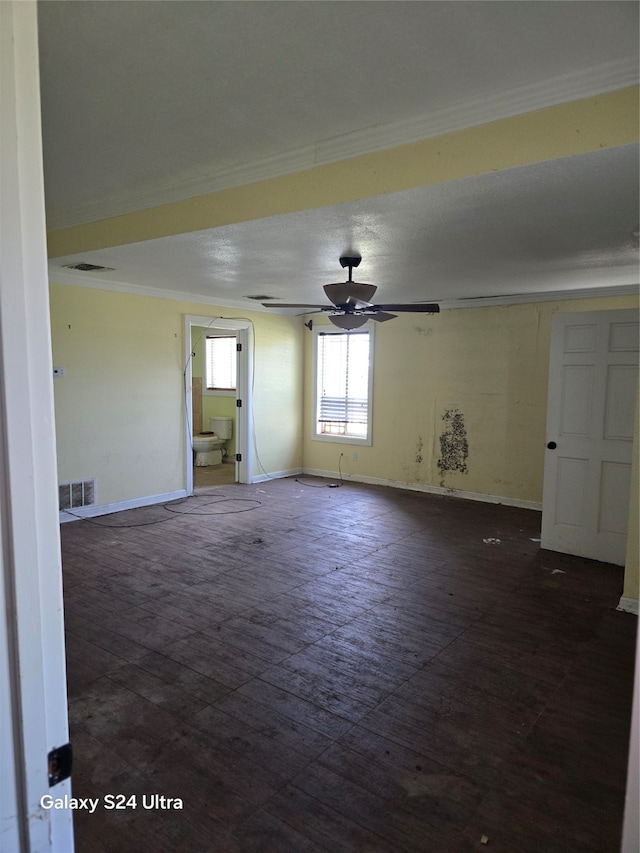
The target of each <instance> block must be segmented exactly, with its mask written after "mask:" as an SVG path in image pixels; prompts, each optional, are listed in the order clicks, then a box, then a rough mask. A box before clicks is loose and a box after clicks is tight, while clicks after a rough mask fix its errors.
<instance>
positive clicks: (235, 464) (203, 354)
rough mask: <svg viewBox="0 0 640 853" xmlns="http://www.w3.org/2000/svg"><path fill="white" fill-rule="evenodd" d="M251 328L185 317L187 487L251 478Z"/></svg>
mask: <svg viewBox="0 0 640 853" xmlns="http://www.w3.org/2000/svg"><path fill="white" fill-rule="evenodd" d="M252 353H253V347H252V328H251V323H250V322H249V321H248V320H235V319H222V318H212V317H198V316H193V315H187V316H186V317H185V370H184V383H185V395H184V398H185V435H186V447H185V472H186V478H185V479H186V489H187V492H188V493H190V494H192V493H193V492H194V490H195V489H199V488H203V487H205V488H209V487H216V486H221V485H228V484H231V483H249V482H250V481H251V480H250V476H251V475H250V472H251V464H250V463H251V460H250V447H251V434H250V432H251V407H252V400H251V376H252V371H253V363H252Z"/></svg>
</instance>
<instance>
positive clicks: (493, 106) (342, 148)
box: [47, 58, 639, 231]
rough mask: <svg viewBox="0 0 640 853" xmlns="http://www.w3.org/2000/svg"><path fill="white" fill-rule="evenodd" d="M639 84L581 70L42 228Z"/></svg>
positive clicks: (626, 72)
mask: <svg viewBox="0 0 640 853" xmlns="http://www.w3.org/2000/svg"><path fill="white" fill-rule="evenodd" d="M638 78H639V72H638V66H637V64H636V62H635V61H634V60H632V59H628V58H624V59H620V60H613V61H611V62H605V63H601V64H600V65H597V66H594V67H592V68H588V69H586V70H582V71H577V72H572V73H569V74H564V75H561V76H559V77H554V78H550V79H547V80H543V81H540V82H537V83H530V84H526V85H522V86H516V87H513V88H510V89H504V90H502V91H500V92H496V93H494V94H491V95H487V96H484V97H483V98H482V99H476V100H471V101H461V102H459V103H457V104H454V105H452V106H450V107H444V108H442V109H438V110H433V111H432V112H429V113H425V114H423V115H421V116H417V117H416V118H413V119H408V120H406V121H400V122H393V123H390V124H381V125H376V126H374V127H369V128H366V129H364V130H357V131H353V132H351V133H346V134H343V135H341V136H338V137H334V138H331V139H325V140H322V141H320V142H317V143H315V144H313V145H307V146H304V147H302V148H296V149H292V150H290V151H284V152H281V153H279V154H276V155H274V156H270V157H263V158H260V159H258V160H255V161H253V162H250V163H242V164H238V165H236V166H231V167H229V168H228V169H224V170H221V171H217V172H210V173H207V174H201V175H197V176H195V177H191V178H187V179H182V180H179V181H176V182H171V183H166V184H164V185H162V186H157V185H154V186H153V187H148V188H147V189H144V190H142V191H128V192H123V193H117V194H114V195H111V196H108V197H106V198H102V199H100V200H99V201H96V202H91V203H88V204H86V205H82V206H80V207H77V208H75V209H73V210H68V211H66V212H61V213H59V214H55V215H52V216H51V217H49V219H48V222H47V225H48V230H50V231H57V230H60V229H63V228H69V227H72V226H75V225H82V224H85V223H87V222H95V221H98V220H101V219H108V218H110V217H114V216H121V215H124V214H127V213H133V212H135V211H139V210H145V209H148V208H152V207H157V206H160V205H163V204H169V203H172V202H176V201H183V200H185V199H188V198H195V197H197V196H202V195H207V194H209V193H214V192H218V191H220V190H226V189H231V188H232V187H238V186H243V185H246V184H252V183H256V182H258V181H262V180H267V179H269V178H276V177H281V176H282V175H287V174H292V173H294V172H299V171H302V170H304V169H311V168H314V167H317V166H326V165H328V164H329V163H335V162H339V161H341V160H347V159H349V158H351V157H357V156H360V155H364V154H372V153H374V152H377V151H384V150H387V149H391V148H397V147H400V146H402V145H408V144H411V143H414V142H419V141H421V140H424V139H430V138H433V137H436V136H442V135H444V134H446V133H455V132H456V131H460V130H465V129H467V128H470V127H475V126H478V125H482V124H489V123H490V122H493V121H499V120H501V119H506V118H511V117H513V116H516V115H522V114H524V113H529V112H535V111H536V110H540V109H544V108H546V107H553V106H558V105H559V104H563V103H568V102H570V101H577V100H580V99H581V98H587V97H590V96H595V95H602V94H605V93H606V92H612V91H615V90H618V89H624V88H627V87H629V86H634V85H637V83H638Z"/></svg>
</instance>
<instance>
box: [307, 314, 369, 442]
mask: <svg viewBox="0 0 640 853" xmlns="http://www.w3.org/2000/svg"><path fill="white" fill-rule="evenodd" d="M374 330H375V327H374V326H369V325H368V324H367V326H366V327H360V328H358V329H354V330H352V331H349V332H345V330H344V329H338V328H336V329H334V328H332V327H330V326H325V325H318V326H314V328H313V330H312V335H313V367H312V369H313V398H312V407H313V408H312V413H311V440H312V441H328V442H332V443H335V444H359V445H361V446H366V447H371V445H372V443H373V370H374V352H375V334H374ZM357 334H368V335H369V376H368V383H367V394H368V397H367V433H366V435H365V436H356V435H337V434H333V433H321V432H318V403H319V399H318V366H319V364H318V356H319V348H320V340H319V338H320V335H357Z"/></svg>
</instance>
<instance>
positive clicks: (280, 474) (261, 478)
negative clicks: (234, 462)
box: [251, 468, 302, 483]
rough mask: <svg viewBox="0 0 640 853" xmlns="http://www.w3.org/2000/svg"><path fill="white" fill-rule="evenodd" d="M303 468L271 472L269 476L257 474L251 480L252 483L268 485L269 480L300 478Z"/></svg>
mask: <svg viewBox="0 0 640 853" xmlns="http://www.w3.org/2000/svg"><path fill="white" fill-rule="evenodd" d="M300 474H302V468H289V469H288V470H287V471H270V472H269V473H268V474H257V475H256V476H255V477H252V478H251V482H252V483H266V482H267V480H282V479H283V478H284V477H298V476H299V475H300Z"/></svg>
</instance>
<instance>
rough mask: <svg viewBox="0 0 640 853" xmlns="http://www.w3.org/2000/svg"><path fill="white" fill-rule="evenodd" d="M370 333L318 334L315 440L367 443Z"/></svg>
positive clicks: (368, 426)
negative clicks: (316, 438)
mask: <svg viewBox="0 0 640 853" xmlns="http://www.w3.org/2000/svg"><path fill="white" fill-rule="evenodd" d="M371 337H372V335H371V331H370V330H366V331H352V332H318V334H317V337H316V369H317V374H316V392H317V393H316V419H315V420H316V429H315V434H316V437H319V438H320V437H323V438H327V439H338V440H340V438H342V440H345V439H349V440H351V439H355V440H358V441H367V442H369V441H370V408H371V407H370V402H371V400H370V397H371V393H370V386H371Z"/></svg>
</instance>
